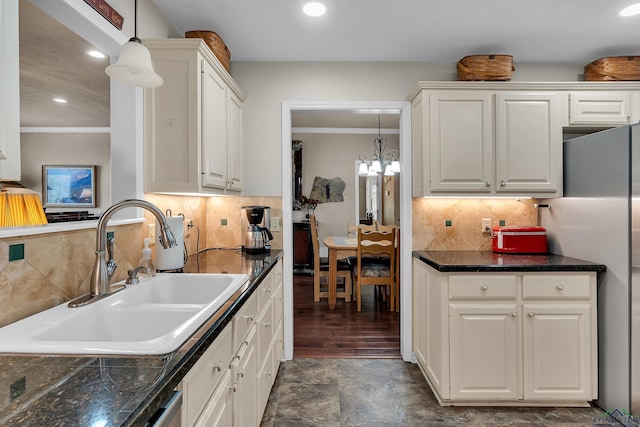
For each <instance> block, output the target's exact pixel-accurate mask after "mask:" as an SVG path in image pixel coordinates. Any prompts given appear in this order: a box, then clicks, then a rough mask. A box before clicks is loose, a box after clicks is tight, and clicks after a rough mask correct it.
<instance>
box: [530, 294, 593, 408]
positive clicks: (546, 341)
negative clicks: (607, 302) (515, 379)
mask: <svg viewBox="0 0 640 427" xmlns="http://www.w3.org/2000/svg"><path fill="white" fill-rule="evenodd" d="M523 313H524V328H523V329H524V398H525V399H543V400H544V399H564V400H566V399H577V400H591V399H593V398H595V397H596V396H593V390H592V382H591V365H592V360H591V354H592V352H591V346H592V342H591V337H592V333H591V317H590V316H591V314H590V313H591V307H590V305H589V304H573V305H569V304H525V305H524V306H523Z"/></svg>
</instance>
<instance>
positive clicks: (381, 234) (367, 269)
mask: <svg viewBox="0 0 640 427" xmlns="http://www.w3.org/2000/svg"><path fill="white" fill-rule="evenodd" d="M371 256H374V257H388V259H389V262H379V263H374V262H370V261H369V262H367V263H366V264H365V263H364V262H363V258H364V257H371ZM395 270H396V230H395V228H393V229H391V230H390V231H364V230H358V251H357V255H356V267H355V269H354V270H353V271H354V275H355V280H356V300H357V302H358V311H361V310H362V286H366V285H383V286H389V309H390V310H391V311H394V310H395V307H396V305H395V299H396V289H395V288H396V284H395V277H396V273H395Z"/></svg>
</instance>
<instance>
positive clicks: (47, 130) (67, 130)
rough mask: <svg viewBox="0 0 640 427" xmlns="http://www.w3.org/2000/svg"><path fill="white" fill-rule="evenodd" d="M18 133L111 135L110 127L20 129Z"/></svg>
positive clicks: (32, 127)
mask: <svg viewBox="0 0 640 427" xmlns="http://www.w3.org/2000/svg"><path fill="white" fill-rule="evenodd" d="M20 133H111V128H110V127H34V126H25V127H21V128H20Z"/></svg>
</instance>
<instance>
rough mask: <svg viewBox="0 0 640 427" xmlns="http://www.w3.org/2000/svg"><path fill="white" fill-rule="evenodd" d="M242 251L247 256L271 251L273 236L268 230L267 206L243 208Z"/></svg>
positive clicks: (268, 210)
mask: <svg viewBox="0 0 640 427" xmlns="http://www.w3.org/2000/svg"><path fill="white" fill-rule="evenodd" d="M242 210H243V211H244V215H242V219H243V228H242V230H243V234H242V249H243V250H244V251H245V252H246V253H249V254H260V253H264V252H267V251H269V250H270V249H271V240H273V234H271V231H270V230H269V223H270V222H271V214H270V210H271V208H270V207H269V206H243V207H242Z"/></svg>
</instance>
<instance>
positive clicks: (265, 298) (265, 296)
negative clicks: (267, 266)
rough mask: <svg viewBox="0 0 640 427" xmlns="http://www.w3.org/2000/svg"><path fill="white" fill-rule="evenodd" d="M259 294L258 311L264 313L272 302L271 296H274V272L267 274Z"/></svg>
mask: <svg viewBox="0 0 640 427" xmlns="http://www.w3.org/2000/svg"><path fill="white" fill-rule="evenodd" d="M257 293H258V305H259V306H260V307H258V311H262V310H263V309H264V307H266V305H267V303H268V302H269V300H271V294H273V271H272V272H271V273H269V274H267V277H265V278H264V280H262V283H260V287H259V288H258V290H257Z"/></svg>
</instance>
